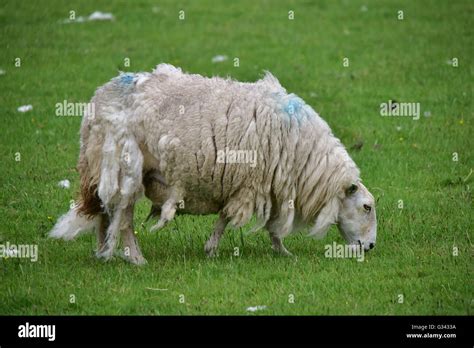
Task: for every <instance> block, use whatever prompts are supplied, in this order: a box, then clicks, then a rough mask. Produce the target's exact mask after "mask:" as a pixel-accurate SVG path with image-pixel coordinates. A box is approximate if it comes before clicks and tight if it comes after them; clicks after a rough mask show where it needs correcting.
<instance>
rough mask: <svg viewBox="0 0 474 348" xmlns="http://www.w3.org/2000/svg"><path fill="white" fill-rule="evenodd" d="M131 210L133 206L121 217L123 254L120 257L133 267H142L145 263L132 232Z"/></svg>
mask: <svg viewBox="0 0 474 348" xmlns="http://www.w3.org/2000/svg"><path fill="white" fill-rule="evenodd" d="M133 208H134V206H133V204H132V205H129V206H128V207H127V208H126V209H125V212H124V215H123V219H122V225H121V233H122V242H123V254H122V255H121V256H122V257H123V258H124V259H125V260H127V261H129V262H131V263H133V264H135V265H144V264H146V263H147V261H146V260H145V258H144V257H143V255H142V252H141V250H140V247H139V246H138V241H137V238H136V236H135V234H134V231H133Z"/></svg>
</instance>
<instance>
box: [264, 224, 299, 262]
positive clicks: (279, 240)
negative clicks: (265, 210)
mask: <svg viewBox="0 0 474 348" xmlns="http://www.w3.org/2000/svg"><path fill="white" fill-rule="evenodd" d="M266 228H267V230H268V233H269V234H270V239H271V241H272V249H273V250H274V251H276V252H277V253H278V254H281V255H285V256H293V254H292V253H290V252H289V251H288V250H287V249H286V248H285V246H284V245H283V236H285V235H286V234H287V230H286V228H285V226H282V225H281V224H280V223H279V222H278V220H275V221H269V222H268V223H267V225H266Z"/></svg>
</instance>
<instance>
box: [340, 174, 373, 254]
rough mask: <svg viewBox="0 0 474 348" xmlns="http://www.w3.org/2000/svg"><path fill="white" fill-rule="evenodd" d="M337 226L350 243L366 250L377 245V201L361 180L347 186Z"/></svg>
mask: <svg viewBox="0 0 474 348" xmlns="http://www.w3.org/2000/svg"><path fill="white" fill-rule="evenodd" d="M337 226H338V228H339V231H341V234H342V236H343V237H344V239H345V240H346V241H347V242H348V243H349V244H354V245H360V246H361V247H363V248H364V249H365V250H366V251H367V250H370V249H372V248H373V247H375V239H376V237H377V219H376V215H375V201H374V197H373V196H372V194H371V193H370V192H369V190H367V188H366V187H365V186H364V185H363V184H362V183H361V182H359V183H357V184H351V186H349V187H348V188H347V190H346V192H345V197H344V199H343V200H342V206H341V208H340V209H339V214H338V218H337Z"/></svg>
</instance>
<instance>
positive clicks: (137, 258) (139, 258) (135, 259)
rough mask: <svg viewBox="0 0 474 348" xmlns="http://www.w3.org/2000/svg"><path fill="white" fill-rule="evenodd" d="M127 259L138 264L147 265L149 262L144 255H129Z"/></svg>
mask: <svg viewBox="0 0 474 348" xmlns="http://www.w3.org/2000/svg"><path fill="white" fill-rule="evenodd" d="M125 260H127V261H128V262H130V263H132V264H134V265H137V266H142V265H146V264H147V263H148V261H147V260H146V259H145V258H144V257H143V256H142V255H135V256H128V257H126V258H125Z"/></svg>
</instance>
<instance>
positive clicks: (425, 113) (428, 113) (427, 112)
mask: <svg viewBox="0 0 474 348" xmlns="http://www.w3.org/2000/svg"><path fill="white" fill-rule="evenodd" d="M423 116H425V117H430V116H431V111H425V112H424V113H423Z"/></svg>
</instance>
